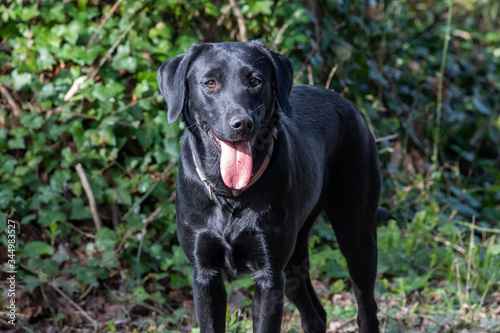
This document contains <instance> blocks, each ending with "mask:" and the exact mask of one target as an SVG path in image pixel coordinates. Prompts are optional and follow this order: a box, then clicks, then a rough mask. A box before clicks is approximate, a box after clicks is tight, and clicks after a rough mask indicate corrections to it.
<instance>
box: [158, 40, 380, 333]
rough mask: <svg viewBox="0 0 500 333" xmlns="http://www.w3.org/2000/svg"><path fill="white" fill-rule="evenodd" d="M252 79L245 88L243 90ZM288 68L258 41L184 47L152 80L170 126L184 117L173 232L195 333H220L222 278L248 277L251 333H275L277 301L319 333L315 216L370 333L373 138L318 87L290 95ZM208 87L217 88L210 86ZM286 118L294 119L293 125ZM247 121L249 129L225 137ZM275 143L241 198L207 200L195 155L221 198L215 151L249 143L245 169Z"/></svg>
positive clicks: (353, 113) (375, 175) (321, 314)
mask: <svg viewBox="0 0 500 333" xmlns="http://www.w3.org/2000/svg"><path fill="white" fill-rule="evenodd" d="M252 77H256V78H258V79H259V80H261V84H260V85H259V86H258V87H251V86H250V84H249V82H250V81H249V80H250V79H251V78H252ZM292 78H293V71H292V66H291V63H290V61H289V60H287V59H286V58H285V57H283V56H281V55H279V54H276V53H273V52H270V51H269V50H267V49H266V48H265V47H264V46H263V44H262V43H260V42H249V43H220V44H202V45H193V46H192V47H191V48H190V49H189V51H188V52H187V53H186V54H185V55H181V56H178V57H176V58H174V59H172V60H168V61H166V62H165V63H164V64H163V65H162V66H161V67H160V70H159V72H158V83H159V86H160V90H161V93H162V94H163V96H164V97H165V100H166V101H167V104H168V120H169V122H173V121H175V120H176V119H177V118H178V117H179V115H180V114H181V113H182V114H183V118H184V121H185V122H186V123H187V125H188V129H187V130H186V132H185V133H184V136H183V138H182V143H181V159H180V164H179V173H178V180H177V200H176V208H177V232H178V237H179V241H180V243H181V246H182V248H183V249H184V251H185V253H186V255H187V257H188V259H189V261H190V262H191V264H192V265H193V268H194V279H193V280H194V286H193V294H194V299H195V307H196V314H197V317H198V323H199V326H200V328H201V332H203V333H204V332H224V329H225V315H226V302H227V300H226V298H227V297H226V291H225V287H224V282H223V279H222V275H221V271H222V270H223V269H225V270H226V271H227V272H228V273H229V274H231V275H237V274H239V273H246V272H249V273H251V274H252V276H253V279H254V281H255V292H254V299H253V302H252V317H253V326H254V332H279V331H280V326H281V318H282V315H283V302H284V296H285V295H286V296H287V297H288V298H289V299H290V300H291V301H292V302H293V303H294V304H295V305H296V306H297V308H298V309H299V311H300V314H301V318H302V327H303V329H304V331H305V332H325V331H326V327H327V323H326V312H325V310H324V309H323V307H322V305H321V302H320V301H319V299H318V297H317V296H316V294H315V292H314V290H313V287H312V285H311V280H310V278H309V255H308V236H309V233H310V230H311V228H312V225H313V222H314V221H315V219H316V217H317V216H318V214H319V213H320V212H321V211H322V210H324V211H326V214H327V216H328V217H329V219H330V221H331V225H332V227H333V229H334V230H335V233H336V235H337V239H338V242H339V246H340V249H341V251H342V253H343V254H344V255H345V257H346V259H347V263H348V266H349V273H350V275H351V279H352V283H353V286H354V290H355V294H356V298H357V301H358V308H359V314H358V325H359V327H360V332H378V320H377V305H376V303H375V299H374V295H373V293H374V284H375V278H376V269H377V238H376V226H377V223H381V222H382V220H384V219H386V218H388V216H390V214H388V213H387V211H385V210H384V209H382V208H378V211H377V206H378V200H379V193H380V176H379V168H378V154H377V149H376V146H375V141H374V139H373V136H372V135H371V133H370V132H369V131H368V129H367V127H366V126H365V124H364V121H363V119H362V117H361V115H360V114H359V112H358V111H357V110H356V108H355V106H354V105H353V104H352V103H350V102H349V101H347V100H346V99H344V98H342V97H341V96H339V95H337V94H336V93H334V92H332V91H329V90H326V89H324V88H322V87H317V86H307V85H299V86H295V87H293V88H292ZM209 80H214V81H215V82H216V83H217V87H216V88H208V87H207V82H208V81H209ZM292 114H293V118H292V117H291V116H292ZM247 116H250V117H251V119H252V121H253V127H252V129H251V130H250V129H249V130H248V131H245V132H241V131H240V132H238V131H235V130H234V129H233V128H231V119H233V117H247ZM274 127H276V128H277V132H278V135H277V139H276V140H275V144H274V151H273V154H272V158H271V161H270V163H269V166H268V168H267V170H266V171H265V172H264V174H263V176H262V178H261V179H259V180H258V181H257V182H256V183H255V184H254V185H253V186H252V187H250V188H249V189H248V190H246V191H245V192H243V193H242V195H241V196H239V197H232V196H230V195H227V194H216V195H214V197H213V200H211V199H210V193H209V191H208V190H207V188H206V187H205V184H204V183H203V182H202V181H201V179H200V177H199V175H198V173H197V172H196V167H195V163H194V161H193V156H194V158H195V159H196V161H197V164H198V166H199V167H200V169H201V170H202V172H203V173H204V175H205V176H206V178H207V182H208V184H209V185H210V186H212V187H213V188H219V189H220V188H226V189H227V187H226V186H225V185H224V183H223V181H222V178H221V172H220V168H219V162H220V152H219V150H218V147H217V144H216V143H215V141H214V139H213V137H212V136H216V137H217V138H218V139H220V140H223V141H240V140H249V141H250V142H252V147H253V154H252V156H253V171H254V172H255V171H256V170H257V169H258V168H259V167H260V165H261V163H262V161H263V160H264V158H265V155H266V154H267V153H268V149H269V145H270V142H271V138H272V134H271V131H272V128H274Z"/></svg>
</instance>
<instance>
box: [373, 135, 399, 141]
mask: <svg viewBox="0 0 500 333" xmlns="http://www.w3.org/2000/svg"><path fill="white" fill-rule="evenodd" d="M398 136H399V133H394V134H391V135H388V136H383V137H381V138H376V139H375V142H382V141H387V140H392V139H395V138H397V137H398Z"/></svg>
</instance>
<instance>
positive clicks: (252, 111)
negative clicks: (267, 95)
mask: <svg viewBox="0 0 500 333" xmlns="http://www.w3.org/2000/svg"><path fill="white" fill-rule="evenodd" d="M262 106H264V103H262V104H261V105H259V106H258V107H256V108H255V109H253V110H251V111H250V112H249V113H254V112H255V111H257V110H258V109H260V108H261V107H262Z"/></svg>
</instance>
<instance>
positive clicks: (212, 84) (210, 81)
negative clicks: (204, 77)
mask: <svg viewBox="0 0 500 333" xmlns="http://www.w3.org/2000/svg"><path fill="white" fill-rule="evenodd" d="M205 84H206V85H207V87H209V88H210V89H213V88H215V86H216V85H217V82H215V80H208V81H207V82H205Z"/></svg>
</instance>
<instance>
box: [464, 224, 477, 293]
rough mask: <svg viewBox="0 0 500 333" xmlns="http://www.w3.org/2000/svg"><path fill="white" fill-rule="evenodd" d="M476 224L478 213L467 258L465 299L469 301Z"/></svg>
mask: <svg viewBox="0 0 500 333" xmlns="http://www.w3.org/2000/svg"><path fill="white" fill-rule="evenodd" d="M475 224H476V215H473V216H472V225H471V227H470V240H469V257H468V258H467V281H466V283H465V300H466V301H469V282H470V266H471V264H472V248H473V247H474V226H475Z"/></svg>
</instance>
